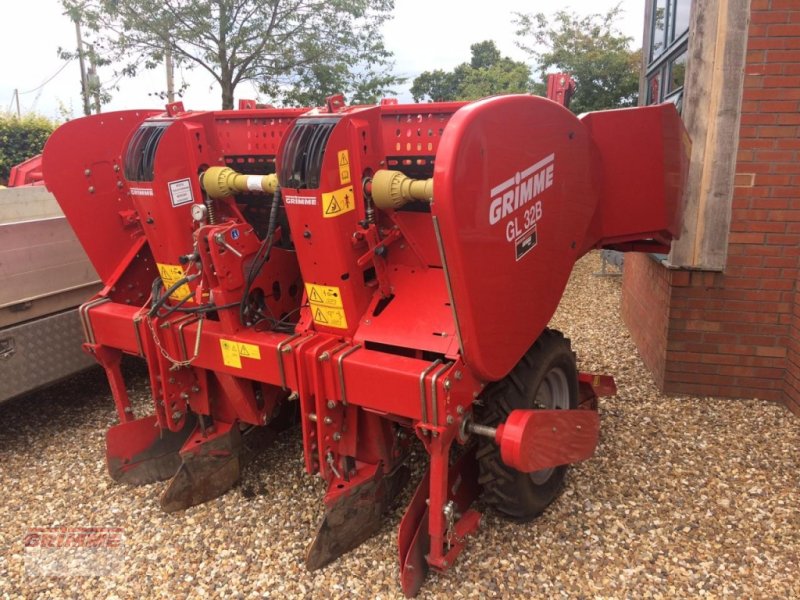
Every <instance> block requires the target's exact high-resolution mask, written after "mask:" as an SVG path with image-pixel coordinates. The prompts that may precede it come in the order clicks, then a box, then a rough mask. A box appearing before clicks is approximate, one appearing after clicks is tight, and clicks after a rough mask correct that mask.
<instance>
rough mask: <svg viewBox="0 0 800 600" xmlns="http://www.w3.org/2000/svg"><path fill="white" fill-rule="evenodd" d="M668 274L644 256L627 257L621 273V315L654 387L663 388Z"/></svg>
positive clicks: (667, 312) (669, 273)
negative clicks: (652, 380) (654, 383)
mask: <svg viewBox="0 0 800 600" xmlns="http://www.w3.org/2000/svg"><path fill="white" fill-rule="evenodd" d="M670 281H671V272H670V271H668V270H667V269H665V268H663V267H662V266H661V265H660V264H659V263H657V262H656V261H654V260H652V259H651V258H650V257H649V256H647V255H646V254H628V255H627V256H626V257H625V268H624V269H623V272H622V316H623V319H624V320H625V324H626V325H627V326H628V329H629V330H630V331H631V334H632V335H633V338H634V342H636V346H637V348H638V349H639V354H640V355H641V357H642V360H643V361H644V364H645V366H646V367H647V368H648V369H649V370H650V372H651V373H652V374H653V378H654V379H655V382H656V385H657V386H658V387H659V388H661V387H663V386H664V367H665V364H666V356H667V333H668V330H669V328H668V325H669V322H668V315H669V301H670V297H671V289H670Z"/></svg>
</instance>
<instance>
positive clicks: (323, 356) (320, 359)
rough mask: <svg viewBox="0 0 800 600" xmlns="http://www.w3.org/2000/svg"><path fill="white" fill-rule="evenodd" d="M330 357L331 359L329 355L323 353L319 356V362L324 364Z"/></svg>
mask: <svg viewBox="0 0 800 600" xmlns="http://www.w3.org/2000/svg"><path fill="white" fill-rule="evenodd" d="M330 357H331V355H330V354H328V353H327V352H323V353H322V354H320V355H319V362H325V361H326V360H329V359H330Z"/></svg>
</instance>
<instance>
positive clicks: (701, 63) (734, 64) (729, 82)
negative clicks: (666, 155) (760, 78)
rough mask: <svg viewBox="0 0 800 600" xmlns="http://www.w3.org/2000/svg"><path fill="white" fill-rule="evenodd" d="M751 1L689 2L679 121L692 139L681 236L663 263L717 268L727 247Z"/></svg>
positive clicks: (722, 264) (722, 267)
mask: <svg viewBox="0 0 800 600" xmlns="http://www.w3.org/2000/svg"><path fill="white" fill-rule="evenodd" d="M749 20H750V0H706V1H703V2H697V1H696V2H695V3H694V4H693V6H692V20H691V26H690V29H689V49H688V52H689V56H688V64H687V70H686V81H685V87H684V96H683V119H684V123H685V124H686V128H687V130H688V131H689V136H690V137H691V138H692V159H691V165H690V168H689V179H688V182H687V187H686V194H685V196H684V202H685V208H684V221H683V228H682V233H681V238H680V239H679V240H677V241H675V242H673V243H672V251H671V252H670V255H669V258H668V264H669V265H670V266H673V267H684V268H693V269H706V270H720V271H721V270H723V269H724V268H725V261H726V258H727V252H728V233H729V229H730V221H731V202H732V196H733V183H734V175H735V172H736V150H737V148H738V145H739V121H740V116H741V103H742V84H743V81H744V65H745V60H746V51H747V32H748V26H749Z"/></svg>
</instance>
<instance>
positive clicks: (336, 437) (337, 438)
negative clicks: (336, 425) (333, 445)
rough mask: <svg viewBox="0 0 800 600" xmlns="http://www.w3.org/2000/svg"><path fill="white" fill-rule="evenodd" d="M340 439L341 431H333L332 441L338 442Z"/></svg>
mask: <svg viewBox="0 0 800 600" xmlns="http://www.w3.org/2000/svg"><path fill="white" fill-rule="evenodd" d="M340 439H342V434H341V433H339V432H338V431H337V432H335V433H334V434H333V441H334V442H338V441H339V440H340Z"/></svg>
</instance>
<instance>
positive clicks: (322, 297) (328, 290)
mask: <svg viewBox="0 0 800 600" xmlns="http://www.w3.org/2000/svg"><path fill="white" fill-rule="evenodd" d="M306 294H307V295H308V303H309V305H310V306H311V316H312V318H313V319H314V323H316V324H317V325H325V326H326V327H336V328H338V329H347V318H346V317H345V314H344V308H343V305H342V294H341V292H340V290H339V288H338V287H336V286H333V285H319V284H316V283H307V284H306Z"/></svg>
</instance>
